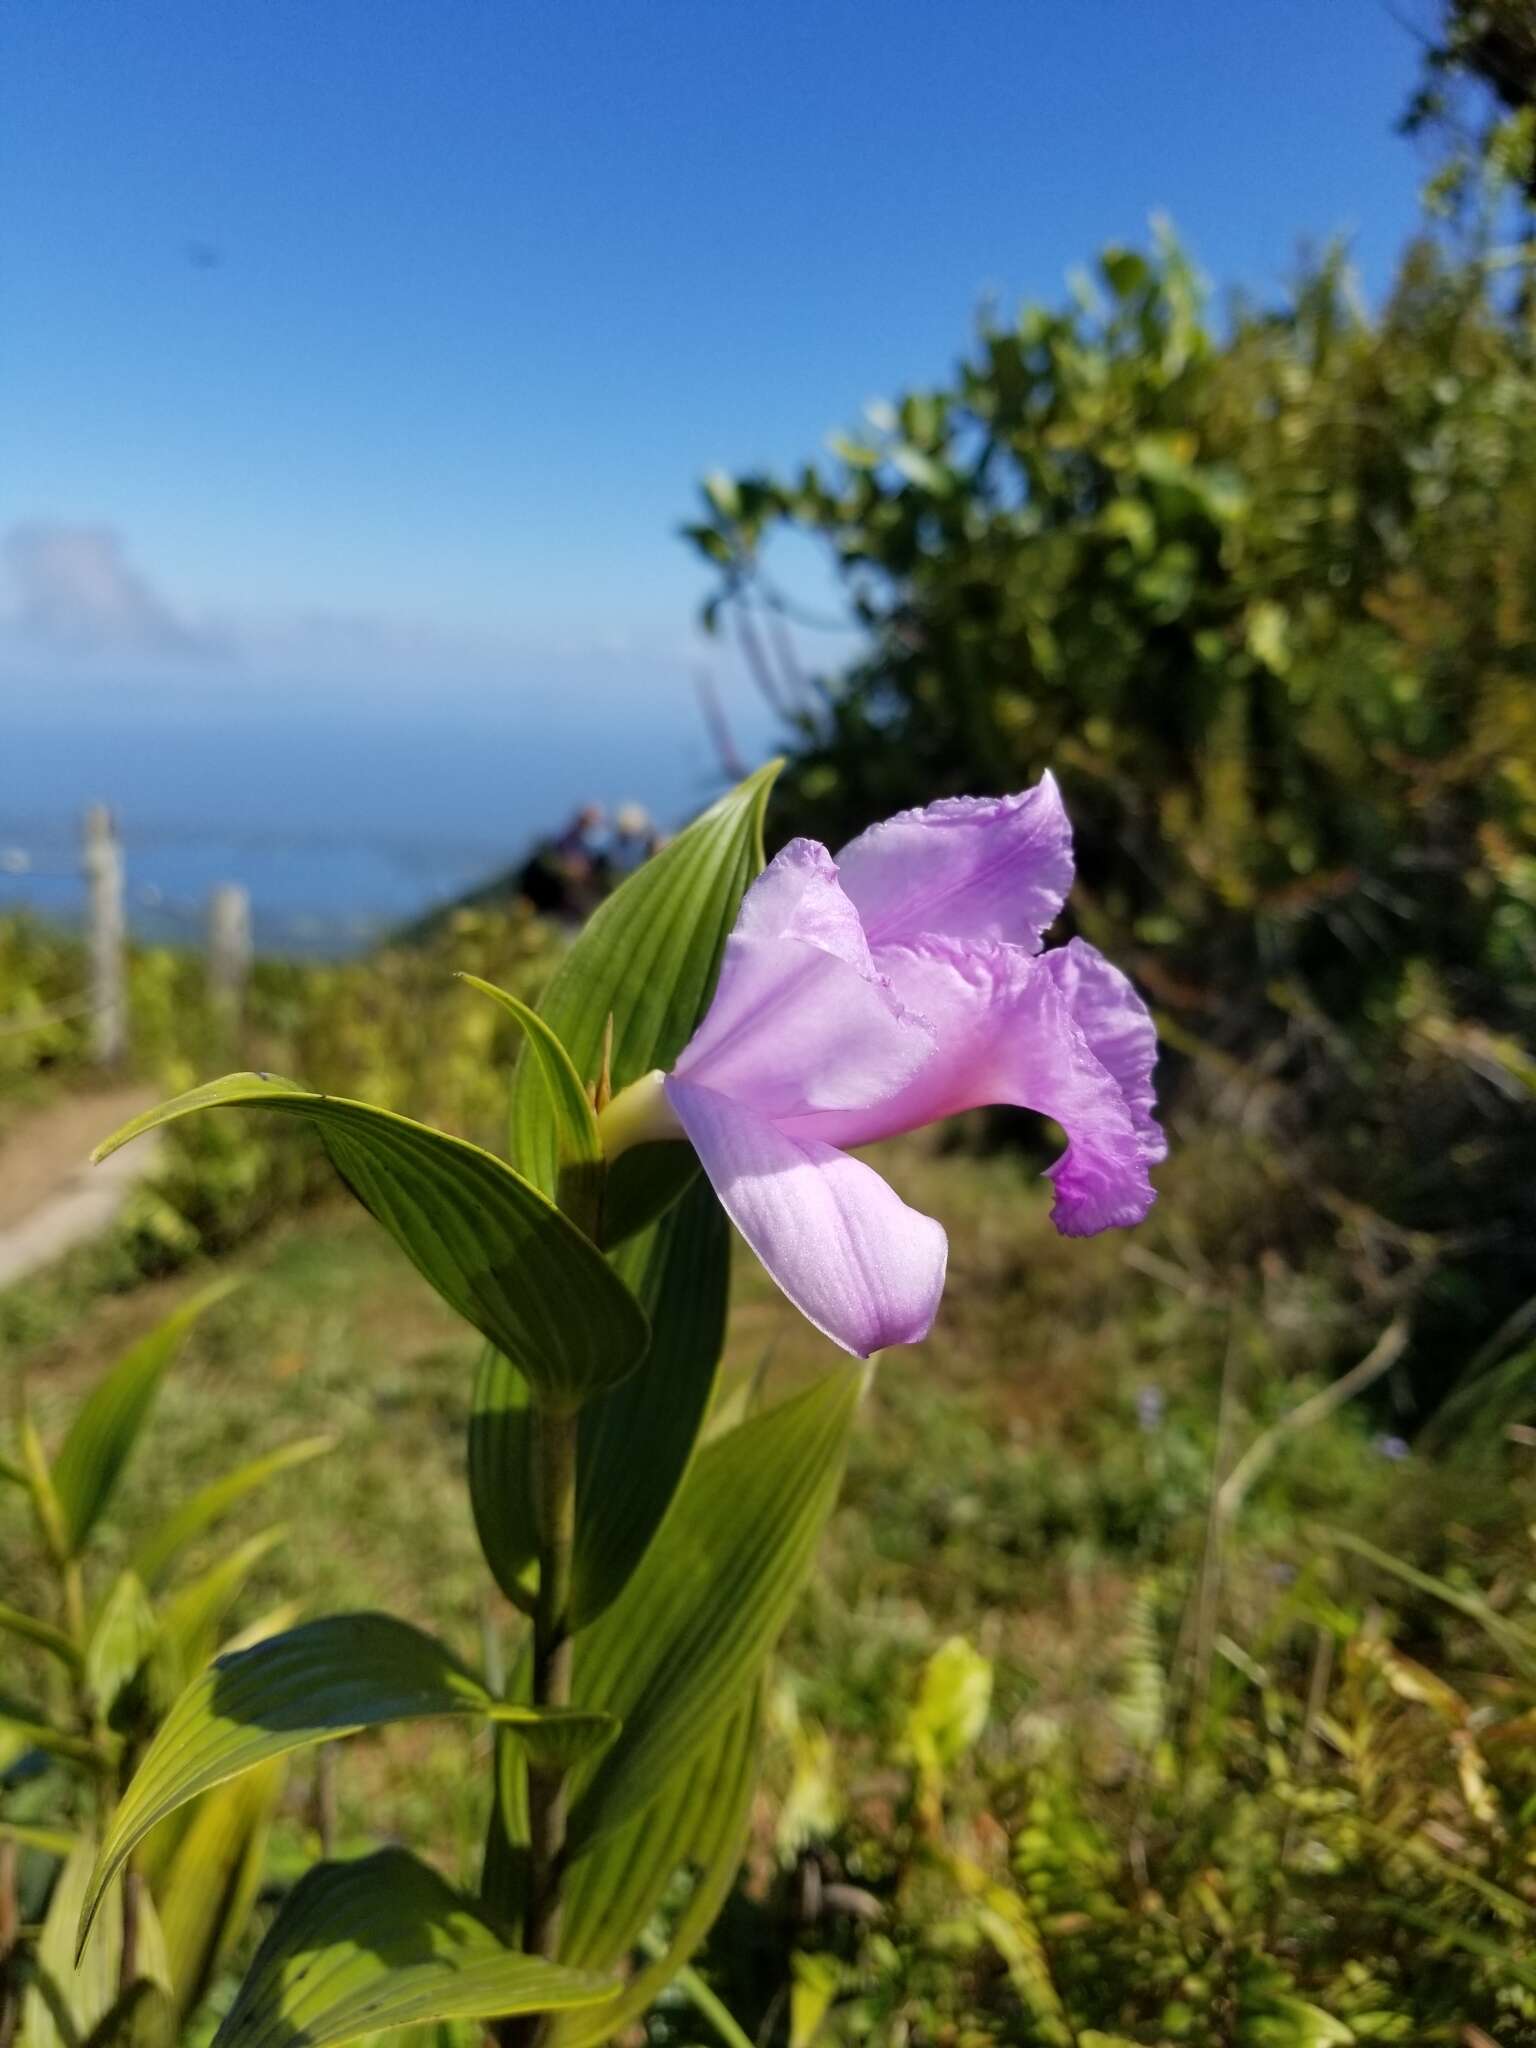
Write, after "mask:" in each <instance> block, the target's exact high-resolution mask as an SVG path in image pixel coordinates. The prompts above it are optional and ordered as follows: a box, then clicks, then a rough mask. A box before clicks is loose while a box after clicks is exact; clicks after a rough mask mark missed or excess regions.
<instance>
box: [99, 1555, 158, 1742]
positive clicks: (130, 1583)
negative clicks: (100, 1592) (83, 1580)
mask: <svg viewBox="0 0 1536 2048" xmlns="http://www.w3.org/2000/svg"><path fill="white" fill-rule="evenodd" d="M159 1633H160V1624H159V1622H158V1621H157V1620H156V1618H155V1610H154V1609H153V1607H151V1606H150V1604H149V1595H148V1594H147V1593H146V1592H145V1591H144V1588H143V1586H142V1585H141V1584H140V1582H139V1580H138V1579H137V1578H136V1577H135V1575H134V1574H133V1573H132V1572H124V1573H122V1575H121V1576H120V1577H119V1579H118V1581H117V1583H116V1585H115V1586H114V1587H113V1588H112V1590H111V1592H110V1593H109V1594H108V1595H107V1598H106V1604H105V1605H104V1606H103V1608H102V1610H101V1613H100V1614H99V1615H98V1616H97V1618H96V1625H95V1627H94V1628H93V1629H92V1630H91V1639H90V1641H89V1642H88V1643H87V1644H86V1648H85V1684H86V1690H87V1691H88V1692H89V1693H90V1695H91V1698H92V1699H93V1700H94V1702H95V1704H96V1711H97V1713H98V1714H99V1715H100V1716H101V1717H102V1719H103V1720H107V1719H110V1717H111V1713H112V1709H113V1708H114V1707H115V1706H116V1704H117V1701H118V1698H119V1696H120V1695H121V1694H122V1693H124V1692H126V1691H127V1690H128V1688H129V1687H130V1686H131V1685H132V1684H133V1681H134V1679H135V1678H136V1677H137V1676H138V1674H139V1672H140V1671H141V1670H142V1669H143V1667H144V1660H145V1659H146V1658H147V1657H148V1655H149V1653H150V1651H151V1650H152V1649H153V1648H154V1645H155V1639H156V1637H157V1636H158V1635H159Z"/></svg>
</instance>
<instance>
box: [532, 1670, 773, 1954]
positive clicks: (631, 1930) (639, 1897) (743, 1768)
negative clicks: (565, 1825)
mask: <svg viewBox="0 0 1536 2048" xmlns="http://www.w3.org/2000/svg"><path fill="white" fill-rule="evenodd" d="M760 1695H761V1687H758V1688H756V1689H754V1690H753V1692H752V1693H751V1694H750V1695H749V1696H748V1698H747V1699H746V1700H745V1701H744V1702H743V1703H742V1705H741V1706H739V1707H738V1708H737V1709H736V1711H735V1712H734V1713H733V1714H732V1715H731V1716H730V1717H729V1718H728V1719H727V1720H726V1721H724V1722H722V1723H721V1725H720V1727H719V1728H718V1729H717V1730H716V1732H715V1734H714V1736H713V1737H712V1738H711V1740H710V1741H709V1743H708V1744H706V1745H705V1746H704V1748H703V1749H701V1750H700V1752H699V1753H698V1755H696V1756H693V1757H690V1758H689V1759H688V1761H687V1762H686V1763H685V1764H684V1765H682V1766H681V1767H680V1768H679V1769H678V1770H675V1771H674V1772H673V1773H672V1775H671V1776H670V1777H669V1778H668V1779H666V1780H665V1782H664V1783H663V1785H662V1787H661V1790H660V1793H659V1795H658V1797H657V1798H655V1799H653V1800H652V1801H651V1803H650V1804H649V1805H648V1806H646V1807H644V1808H642V1810H641V1811H640V1812H639V1813H637V1814H636V1815H635V1816H634V1817H633V1818H632V1819H631V1820H629V1821H627V1822H626V1823H625V1824H624V1826H623V1827H620V1828H615V1829H614V1830H613V1832H612V1833H611V1834H608V1835H605V1836H604V1837H603V1838H602V1840H601V1841H599V1842H597V1843H595V1844H594V1845H593V1846H592V1848H591V1849H589V1850H588V1852H587V1853H586V1855H584V1856H581V1857H579V1858H577V1860H576V1861H575V1862H574V1863H573V1864H572V1865H571V1866H570V1869H569V1873H568V1875H567V1878H566V1884H565V1919H564V1922H563V1925H562V1931H561V1939H560V1959H561V1961H562V1962H566V1963H572V1964H574V1965H576V1966H578V1967H579V1968H581V1969H586V1970H605V1969H610V1968H612V1967H613V1966H614V1965H616V1964H617V1963H619V1962H621V1961H622V1960H623V1959H624V1957H626V1956H627V1955H628V1954H629V1951H630V1950H631V1948H632V1947H633V1946H634V1944H635V1942H636V1941H637V1940H638V1939H639V1936H640V1933H641V1930H642V1929H643V1928H645V1927H646V1926H648V1925H649V1923H650V1921H651V1919H652V1917H653V1915H654V1914H655V1912H656V1910H657V1908H658V1907H659V1906H660V1905H661V1903H662V1900H663V1899H664V1898H665V1896H666V1894H667V1892H668V1890H669V1889H670V1887H671V1884H672V1880H673V1878H674V1876H675V1875H676V1873H677V1872H678V1871H679V1870H680V1869H681V1868H683V1867H684V1866H685V1865H694V1866H698V1867H701V1868H706V1869H707V1868H708V1867H709V1866H710V1865H711V1864H712V1863H713V1861H714V1859H715V1857H716V1855H718V1854H720V1853H723V1851H724V1849H725V1848H726V1847H728V1846H731V1845H733V1844H734V1845H737V1846H739V1844H740V1840H741V1835H742V1831H743V1830H744V1828H745V1826H746V1819H747V1808H748V1806H749V1804H750V1802H751V1799H752V1796H753V1794H754V1792H755V1791H756V1788H757V1772H758V1762H759V1757H760V1752H761V1747H762V1743H761V1735H762V1714H761V1697H760Z"/></svg>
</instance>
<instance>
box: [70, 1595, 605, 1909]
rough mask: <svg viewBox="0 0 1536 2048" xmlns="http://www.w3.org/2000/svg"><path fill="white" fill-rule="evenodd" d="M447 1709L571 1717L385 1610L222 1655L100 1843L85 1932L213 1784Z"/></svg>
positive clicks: (313, 1624) (581, 1733)
mask: <svg viewBox="0 0 1536 2048" xmlns="http://www.w3.org/2000/svg"><path fill="white" fill-rule="evenodd" d="M568 1711H574V1710H568ZM441 1716H464V1717H469V1718H471V1719H477V1720H488V1719H491V1718H495V1719H498V1720H501V1721H504V1722H507V1723H508V1724H509V1725H510V1724H513V1723H520V1724H524V1725H533V1724H536V1723H539V1722H540V1721H542V1720H545V1719H553V1720H561V1719H563V1718H564V1716H563V1715H562V1714H561V1712H560V1710H558V1709H543V1710H541V1709H535V1708H532V1707H512V1706H507V1705H504V1704H503V1703H502V1702H500V1701H498V1700H495V1699H493V1698H492V1696H491V1694H490V1693H489V1692H488V1691H487V1690H486V1688H485V1687H484V1686H483V1685H482V1684H481V1682H480V1680H479V1679H478V1678H476V1677H475V1676H474V1675H473V1673H472V1672H470V1671H468V1670H467V1669H466V1668H465V1666H464V1665H462V1664H461V1663H460V1662H459V1660H458V1659H457V1658H456V1657H455V1656H454V1655H453V1654H452V1652H451V1651H449V1650H447V1649H446V1648H445V1647H444V1646H443V1645H442V1644H441V1643H439V1642H437V1641H436V1640H435V1639H434V1638H433V1637H432V1636H429V1635H426V1634H424V1633H423V1632H422V1631H421V1630H420V1629H417V1628H412V1627H411V1626H410V1624H409V1623H408V1622H404V1621H397V1620H396V1619H395V1618H394V1617H393V1616H392V1615H388V1614H336V1615H327V1616H325V1617H324V1618H323V1619H321V1620H319V1621H310V1622H306V1623H304V1625H303V1626H302V1627H300V1628H296V1629H290V1630H289V1631H288V1633H287V1634H286V1635H280V1636H271V1637H269V1638H268V1639H267V1640H266V1641H265V1642H261V1643H257V1644H255V1645H254V1646H253V1647H252V1648H251V1649H249V1650H241V1651H238V1652H237V1653H236V1654H234V1655H233V1656H226V1657H220V1658H219V1659H218V1660H217V1661H216V1662H215V1663H214V1664H212V1665H211V1666H210V1667H209V1669H208V1670H206V1671H205V1672H203V1673H202V1674H201V1676H199V1677H198V1678H196V1679H194V1680H193V1682H192V1684H191V1685H190V1686H188V1688H187V1690H186V1691H185V1692H184V1693H183V1694H182V1695H181V1697H180V1699H178V1700H177V1702H176V1704H175V1705H174V1706H173V1707H172V1708H171V1711H170V1712H169V1714H168V1715H167V1716H166V1718H165V1720H164V1721H163V1722H162V1724H161V1726H160V1729H159V1732H158V1733H157V1734H156V1736H155V1739H154V1741H153V1742H152V1743H151V1744H150V1746H149V1748H148V1750H147V1751H146V1752H145V1754H144V1758H143V1761H142V1762H141V1763H140V1765H139V1768H138V1770H137V1771H136V1772H135V1774H134V1777H133V1779H132V1782H131V1783H130V1784H129V1786H128V1790H127V1792H126V1793H125V1794H124V1796H123V1800H122V1803H121V1804H120V1805H119V1807H118V1809H117V1812H116V1814H115V1815H114V1816H113V1820H112V1825H111V1827H110V1828H109V1830H108V1832H107V1838H106V1840H105V1842H104V1843H103V1844H102V1849H101V1857H100V1861H99V1864H98V1867H97V1870H96V1873H95V1877H94V1878H93V1881H92V1885H91V1891H90V1898H89V1901H88V1904H87V1911H86V1914H85V1916H84V1920H83V1922H82V1931H83V1930H84V1928H85V1927H86V1926H88V1925H89V1922H90V1915H91V1914H92V1913H93V1912H94V1911H95V1906H96V1901H97V1900H98V1899H99V1897H100V1895H101V1891H102V1888H103V1886H104V1885H105V1884H106V1883H107V1882H108V1881H109V1880H110V1878H111V1877H112V1875H113V1873H114V1872H115V1871H116V1870H117V1869H118V1868H119V1866H120V1865H121V1863H122V1861H123V1859H124V1858H125V1857H126V1856H128V1855H129V1854H130V1853H131V1851H132V1849H133V1847H134V1845H135V1843H137V1842H139V1841H141V1840H142V1839H143V1837H144V1836H145V1835H146V1834H147V1833H148V1832H149V1830H150V1829H151V1828H152V1827H154V1826H155V1824H156V1823H157V1822H158V1821H161V1820H163V1819H164V1818H165V1816H166V1815H167V1814H168V1813H173V1812H174V1811H175V1810H176V1808H177V1807H178V1806H182V1805H184V1804H185V1803H186V1801H187V1800H189V1799H192V1798H195V1797H196V1795H197V1794H198V1793H199V1792H203V1791H206V1790H207V1789H208V1787H209V1786H210V1785H217V1784H221V1783H223V1782H224V1780H225V1779H228V1778H233V1777H236V1776H238V1775H239V1773H240V1772H242V1771H248V1770H251V1769H253V1768H254V1767H255V1766H256V1765H257V1764H263V1763H266V1762H267V1761H269V1759H271V1758H273V1757H277V1756H282V1755H284V1754H286V1753H287V1752H288V1751H289V1750H294V1749H302V1748H305V1747H306V1746H308V1745H309V1744H311V1743H316V1742H324V1741H328V1740H330V1739H331V1738H332V1737H335V1736H342V1735H354V1734H356V1733H357V1732H358V1730H359V1729H362V1728H376V1727H379V1726H382V1725H383V1724H384V1723H386V1722H390V1721H410V1720H420V1719H427V1718H433V1717H441ZM577 1719H578V1722H579V1729H578V1735H577V1740H578V1741H580V1740H581V1739H583V1738H584V1737H585V1736H586V1735H587V1733H588V1732H589V1731H591V1729H592V1728H593V1725H594V1724H593V1722H592V1716H591V1714H590V1713H587V1712H583V1713H581V1714H580V1715H578V1716H577ZM599 1725H601V1724H599Z"/></svg>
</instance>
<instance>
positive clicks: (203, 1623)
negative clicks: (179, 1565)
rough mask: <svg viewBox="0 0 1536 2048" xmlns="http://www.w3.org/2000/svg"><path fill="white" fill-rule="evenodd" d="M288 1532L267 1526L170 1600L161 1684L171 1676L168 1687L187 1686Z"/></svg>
mask: <svg viewBox="0 0 1536 2048" xmlns="http://www.w3.org/2000/svg"><path fill="white" fill-rule="evenodd" d="M286 1534H287V1529H286V1528H285V1527H284V1526H282V1525H279V1526H278V1527H277V1528H273V1529H263V1530H262V1531H261V1533H260V1534H259V1535H256V1536H252V1537H250V1538H248V1539H247V1541H246V1542H244V1543H242V1544H241V1545H240V1547H239V1549H238V1550H232V1551H231V1552H230V1553H229V1555H228V1557H223V1558H220V1560H219V1562H218V1563H217V1564H216V1565H214V1566H213V1567H212V1569H211V1570H209V1571H206V1572H204V1573H202V1575H201V1576H200V1577H198V1578H195V1579H193V1580H192V1581H191V1583H190V1584H189V1585H186V1586H183V1587H182V1588H181V1590H180V1592H178V1593H177V1595H176V1597H175V1599H174V1600H170V1601H167V1602H166V1605H165V1607H164V1609H163V1610H162V1613H161V1617H160V1639H161V1658H160V1662H161V1664H162V1666H163V1670H162V1673H161V1680H162V1683H165V1682H166V1679H167V1678H168V1680H169V1684H168V1685H167V1690H169V1689H171V1688H172V1687H177V1688H179V1687H180V1686H182V1685H184V1684H185V1683H186V1681H187V1679H188V1677H189V1676H190V1674H191V1673H192V1672H194V1671H197V1670H199V1669H200V1668H201V1667H202V1666H203V1665H204V1664H205V1663H206V1662H207V1661H208V1658H209V1656H210V1655H211V1654H212V1651H213V1649H214V1648H215V1644H216V1635H217V1630H218V1626H219V1623H220V1622H221V1621H222V1620H223V1619H224V1616H225V1615H226V1614H227V1613H228V1612H229V1609H230V1606H231V1605H232V1603H233V1602H234V1600H235V1599H236V1598H237V1597H238V1595H239V1593H240V1590H241V1588H242V1587H243V1586H244V1584H245V1582H246V1580H247V1579H248V1578H249V1577H250V1575H251V1573H252V1572H253V1571H254V1570H255V1569H256V1566H257V1565H258V1564H260V1562H261V1560H262V1559H263V1558H264V1557H266V1556H267V1555H268V1553H269V1552H271V1551H272V1550H275V1549H276V1547H277V1545H278V1544H279V1543H281V1542H282V1540H283V1538H284V1536H285V1535H286Z"/></svg>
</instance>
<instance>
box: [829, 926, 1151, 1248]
mask: <svg viewBox="0 0 1536 2048" xmlns="http://www.w3.org/2000/svg"><path fill="white" fill-rule="evenodd" d="M1050 957H1051V956H1049V955H1046V956H1044V957H1038V956H1032V955H1030V954H1029V953H1026V952H1025V951H1024V949H1023V948H1022V947H1020V946H996V945H994V946H979V945H964V944H959V943H956V942H955V941H953V940H946V939H938V938H930V939H924V940H922V941H921V942H919V943H917V944H914V945H909V946H890V947H884V948H882V949H881V950H880V951H879V953H878V954H877V956H876V959H877V964H878V965H879V966H880V968H881V969H882V971H883V972H884V973H885V974H886V976H887V977H888V979H889V980H890V982H891V985H892V988H893V989H894V991H895V994H896V996H897V997H898V999H899V1000H900V1001H901V1002H902V1003H904V1004H906V1005H907V1006H908V1007H909V1008H911V1009H912V1010H914V1011H918V1012H920V1013H921V1014H922V1015H923V1016H924V1017H925V1018H926V1019H927V1020H928V1022H929V1023H930V1024H931V1025H932V1027H933V1030H934V1036H935V1039H936V1042H937V1050H936V1051H935V1053H934V1054H933V1056H932V1058H931V1059H930V1060H929V1061H928V1062H927V1064H926V1065H925V1066H924V1067H923V1068H922V1070H921V1071H920V1072H919V1073H918V1074H917V1075H916V1076H915V1077H914V1079H913V1080H912V1081H911V1082H909V1083H908V1085H907V1086H906V1087H905V1088H904V1089H903V1090H902V1091H901V1093H900V1094H898V1095H895V1096H892V1097H890V1098H888V1099H887V1100H885V1101H883V1102H880V1103H878V1104H873V1105H870V1106H867V1107H862V1108H849V1109H846V1110H830V1111H826V1112H823V1113H821V1114H817V1115H812V1116H806V1117H799V1118H795V1119H793V1120H792V1121H790V1122H789V1123H788V1130H789V1132H790V1134H791V1135H793V1136H795V1137H797V1138H802V1139H809V1138H816V1139H820V1140H821V1141H822V1142H823V1143H825V1144H831V1145H866V1144H870V1143H872V1142H873V1141H874V1140H875V1139H877V1138H884V1137H889V1136H892V1135H893V1134H895V1133H896V1132H898V1131H911V1130H917V1129H918V1128H920V1127H921V1126H922V1125H924V1124H929V1123H934V1122H937V1121H938V1119H939V1118H941V1117H946V1116H954V1115H956V1114H957V1113H958V1112H959V1111H961V1110H965V1109H978V1108H981V1107H983V1106H984V1105H986V1104H990V1103H1013V1104H1016V1105H1017V1106H1018V1107H1019V1108H1021V1109H1033V1110H1037V1111H1039V1112H1040V1114H1041V1115H1043V1116H1049V1117H1053V1118H1054V1119H1055V1121H1056V1122H1057V1123H1059V1124H1060V1125H1061V1127H1062V1129H1063V1130H1064V1131H1065V1132H1066V1134H1067V1141H1068V1142H1067V1150H1066V1151H1065V1153H1064V1154H1063V1155H1062V1157H1061V1158H1060V1159H1059V1160H1058V1161H1057V1162H1056V1164H1055V1165H1054V1166H1052V1167H1051V1168H1050V1169H1049V1174H1050V1178H1051V1180H1052V1181H1053V1182H1054V1183H1055V1187H1056V1203H1055V1207H1054V1208H1053V1210H1052V1212H1051V1213H1052V1217H1053V1220H1054V1221H1055V1223H1056V1227H1057V1228H1058V1229H1059V1230H1060V1231H1062V1232H1063V1233H1064V1234H1065V1235H1067V1236H1070V1237H1081V1236H1086V1235H1088V1234H1090V1233H1092V1232H1094V1231H1097V1230H1108V1229H1112V1228H1116V1227H1121V1226H1125V1225H1128V1224H1132V1223H1139V1222H1140V1221H1141V1219H1142V1218H1143V1217H1144V1216H1145V1215H1146V1213H1147V1211H1148V1209H1150V1208H1151V1206H1152V1202H1153V1200H1154V1196H1153V1191H1152V1186H1151V1183H1150V1181H1149V1180H1148V1179H1147V1164H1148V1160H1149V1157H1150V1156H1151V1154H1150V1153H1149V1151H1148V1150H1147V1149H1145V1141H1144V1138H1143V1134H1142V1130H1141V1127H1140V1125H1139V1123H1138V1119H1137V1116H1136V1114H1135V1113H1134V1112H1133V1109H1132V1106H1131V1104H1130V1103H1129V1102H1128V1101H1127V1100H1126V1096H1125V1093H1124V1091H1123V1089H1122V1087H1121V1084H1120V1082H1119V1080H1118V1079H1117V1078H1116V1076H1115V1075H1114V1074H1113V1073H1112V1072H1111V1071H1110V1070H1109V1068H1107V1067H1106V1066H1105V1065H1104V1064H1103V1062H1102V1061H1100V1060H1099V1059H1098V1058H1097V1057H1096V1056H1095V1054H1094V1051H1093V1049H1092V1047H1091V1046H1090V1044H1089V1041H1088V1038H1087V1036H1086V1035H1085V1033H1084V1032H1083V1030H1082V1028H1081V1027H1080V1025H1079V1024H1078V1022H1077V1021H1076V1019H1075V1018H1074V1016H1073V1013H1072V1009H1071V1006H1070V1003H1069V1001H1068V999H1067V997H1066V995H1065V994H1064V993H1063V992H1062V989H1061V988H1060V986H1059V985H1058V983H1057V981H1056V978H1055V975H1054V974H1053V973H1052V972H1051V970H1050V968H1049V967H1048V965H1047V962H1048V960H1049V958H1050Z"/></svg>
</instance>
